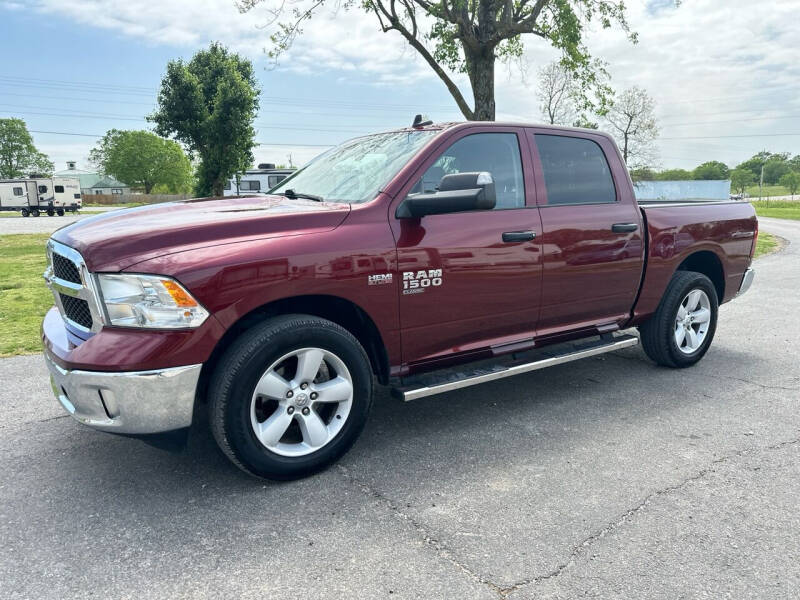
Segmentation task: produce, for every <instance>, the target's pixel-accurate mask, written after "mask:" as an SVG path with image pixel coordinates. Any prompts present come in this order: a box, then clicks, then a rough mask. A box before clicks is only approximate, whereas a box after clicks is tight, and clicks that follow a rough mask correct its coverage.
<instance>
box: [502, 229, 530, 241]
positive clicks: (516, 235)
mask: <svg viewBox="0 0 800 600" xmlns="http://www.w3.org/2000/svg"><path fill="white" fill-rule="evenodd" d="M535 238H536V234H535V233H534V232H532V231H506V232H505V233H504V234H503V241H504V242H530V241H531V240H532V239H535Z"/></svg>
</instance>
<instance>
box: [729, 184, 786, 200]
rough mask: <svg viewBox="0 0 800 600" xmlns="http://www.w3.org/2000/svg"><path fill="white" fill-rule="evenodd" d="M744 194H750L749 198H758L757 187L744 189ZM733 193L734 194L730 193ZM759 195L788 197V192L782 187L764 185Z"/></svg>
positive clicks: (752, 186)
mask: <svg viewBox="0 0 800 600" xmlns="http://www.w3.org/2000/svg"><path fill="white" fill-rule="evenodd" d="M745 192H747V193H748V194H750V198H758V186H757V185H751V186H750V187H749V188H747V189H745ZM731 193H735V192H731ZM761 195H762V196H789V195H790V194H789V190H787V189H786V188H785V187H783V186H782V185H765V186H764V187H763V188H761Z"/></svg>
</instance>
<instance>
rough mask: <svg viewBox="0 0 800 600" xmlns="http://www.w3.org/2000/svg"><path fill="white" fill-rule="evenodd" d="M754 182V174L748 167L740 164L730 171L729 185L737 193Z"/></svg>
mask: <svg viewBox="0 0 800 600" xmlns="http://www.w3.org/2000/svg"><path fill="white" fill-rule="evenodd" d="M755 182H756V176H755V175H753V172H752V171H751V170H750V169H747V168H745V167H742V166H741V165H740V166H738V167H736V168H735V169H734V170H733V171H731V187H732V188H733V190H734V191H735V192H738V193H739V194H744V192H745V190H746V189H747V188H748V187H750V186H751V185H753V184H755Z"/></svg>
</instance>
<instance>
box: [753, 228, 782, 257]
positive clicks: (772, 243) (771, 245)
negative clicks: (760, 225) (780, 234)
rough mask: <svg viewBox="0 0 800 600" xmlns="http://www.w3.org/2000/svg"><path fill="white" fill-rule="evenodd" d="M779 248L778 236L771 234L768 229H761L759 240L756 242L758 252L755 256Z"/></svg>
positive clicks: (769, 252)
mask: <svg viewBox="0 0 800 600" xmlns="http://www.w3.org/2000/svg"><path fill="white" fill-rule="evenodd" d="M777 249H778V238H776V237H775V236H774V235H770V234H769V233H767V232H766V231H761V232H759V234H758V241H757V242H756V252H755V254H754V256H753V258H758V257H760V256H764V255H765V254H771V253H772V252H775V251H776V250H777Z"/></svg>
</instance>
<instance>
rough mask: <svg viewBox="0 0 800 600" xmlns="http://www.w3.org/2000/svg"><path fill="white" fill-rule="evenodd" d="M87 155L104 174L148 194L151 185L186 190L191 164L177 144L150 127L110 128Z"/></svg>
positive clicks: (173, 191)
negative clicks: (146, 129) (142, 129)
mask: <svg viewBox="0 0 800 600" xmlns="http://www.w3.org/2000/svg"><path fill="white" fill-rule="evenodd" d="M89 159H90V160H91V161H92V162H93V163H94V164H95V165H97V167H98V168H99V169H100V170H101V171H102V172H103V173H105V174H107V175H111V176H113V177H115V178H116V179H118V180H120V181H122V182H124V183H127V184H128V185H132V186H135V187H141V188H144V193H145V194H149V193H150V192H151V191H152V190H153V188H154V187H155V186H160V187H161V188H162V189H164V190H165V192H164V193H188V192H189V191H190V190H191V187H192V165H191V163H190V162H189V159H188V158H187V156H186V154H184V152H183V150H182V149H181V147H180V145H179V144H178V143H177V142H174V141H172V140H167V139H164V138H162V137H159V136H157V135H156V134H154V133H152V132H150V131H120V130H117V129H112V130H110V131H109V132H107V133H106V135H105V136H103V139H101V140H100V141H99V142H98V143H97V146H95V147H94V149H92V151H91V153H90V154H89Z"/></svg>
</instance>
